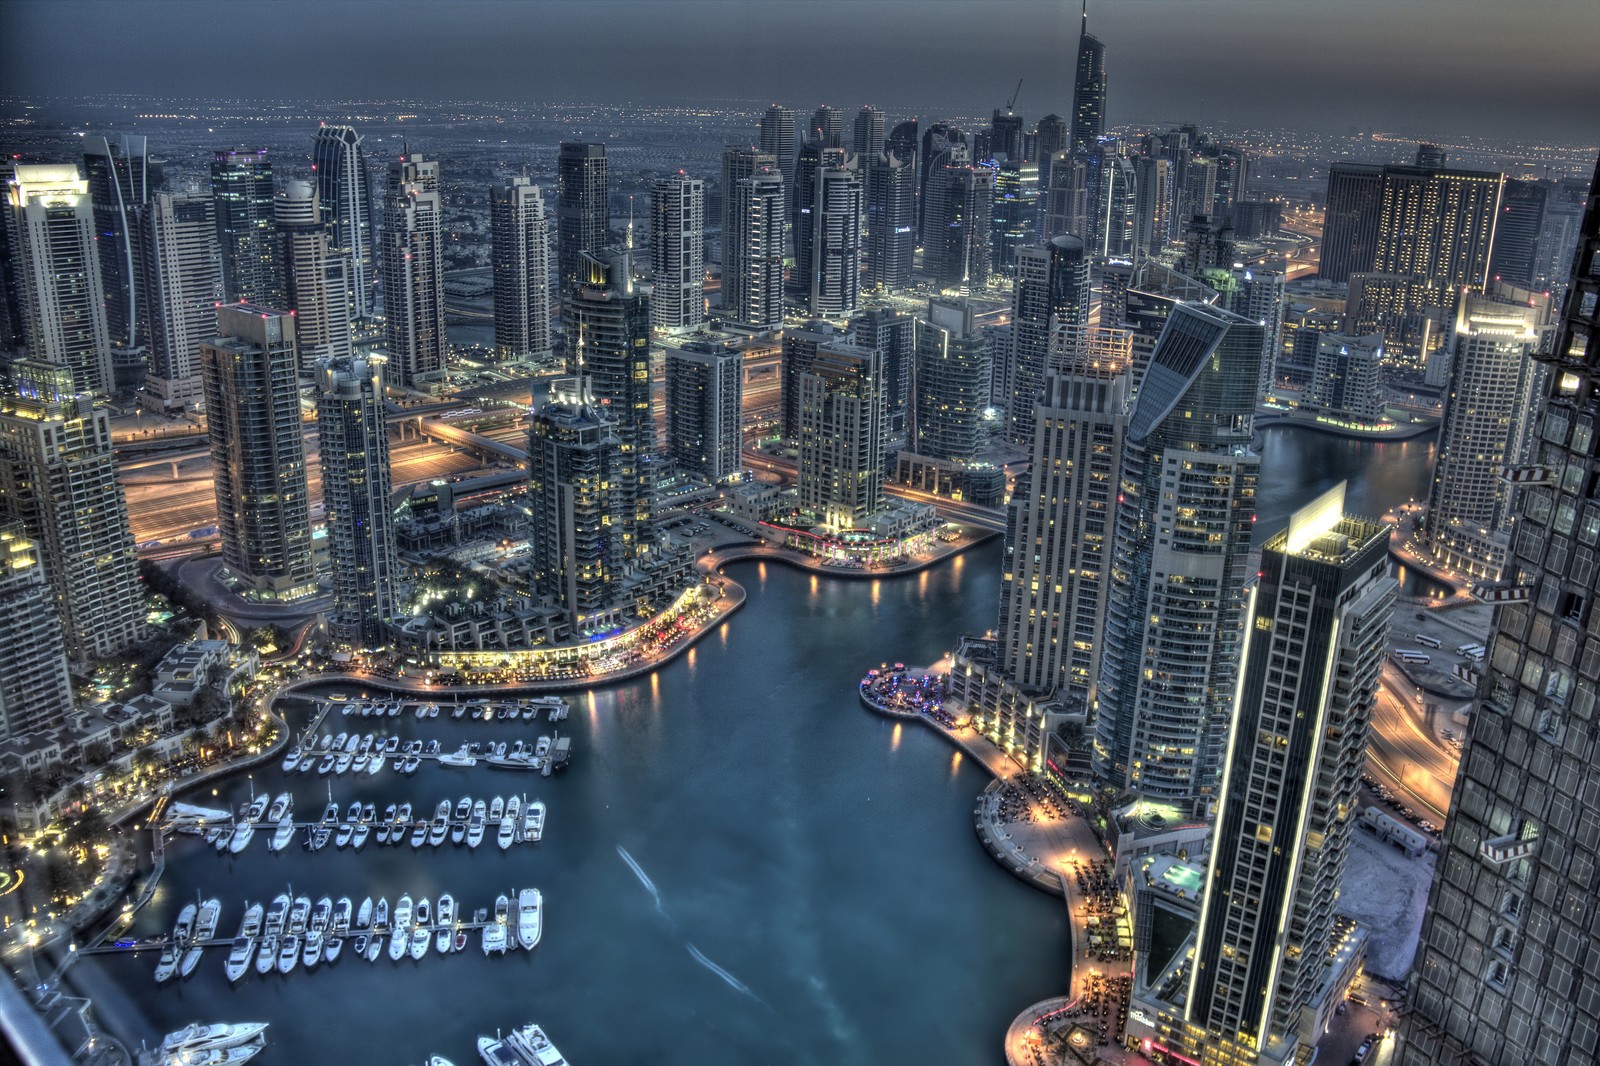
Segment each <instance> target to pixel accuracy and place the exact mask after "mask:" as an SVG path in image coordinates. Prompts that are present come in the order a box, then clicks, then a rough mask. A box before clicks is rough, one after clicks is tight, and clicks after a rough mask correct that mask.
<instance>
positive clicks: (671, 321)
mask: <svg viewBox="0 0 1600 1066" xmlns="http://www.w3.org/2000/svg"><path fill="white" fill-rule="evenodd" d="M705 245H706V183H705V182H703V181H701V180H700V179H699V178H691V177H687V176H685V175H683V174H682V173H679V174H674V175H670V176H668V177H664V178H657V179H656V182H655V185H654V186H653V187H652V188H651V193H650V266H651V281H652V282H653V283H654V291H653V292H652V293H651V298H650V319H651V324H652V325H653V326H655V327H656V328H657V329H688V330H693V329H699V328H700V326H701V325H702V324H703V323H704V322H705V320H706V266H705Z"/></svg>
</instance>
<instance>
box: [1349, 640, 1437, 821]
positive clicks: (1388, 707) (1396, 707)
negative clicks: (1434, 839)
mask: <svg viewBox="0 0 1600 1066" xmlns="http://www.w3.org/2000/svg"><path fill="white" fill-rule="evenodd" d="M1416 693H1417V689H1416V686H1415V685H1412V684H1410V683H1409V682H1408V681H1406V680H1405V678H1403V677H1401V676H1399V675H1398V673H1397V672H1396V671H1394V670H1392V669H1390V668H1389V667H1387V666H1385V667H1384V676H1383V681H1382V684H1381V685H1380V686H1379V688H1378V700H1377V706H1376V709H1375V710H1374V712H1373V716H1372V735H1371V739H1370V740H1369V741H1368V745H1367V766H1368V768H1369V769H1370V770H1371V771H1372V773H1373V774H1374V775H1376V776H1377V778H1378V780H1380V781H1382V782H1383V783H1384V784H1385V785H1387V786H1389V787H1390V788H1391V789H1393V790H1394V791H1395V793H1396V794H1397V795H1399V796H1400V797H1401V801H1402V802H1405V803H1407V805H1408V806H1410V807H1412V808H1414V809H1415V810H1416V811H1417V812H1418V813H1419V815H1420V816H1422V817H1425V818H1427V819H1428V820H1430V821H1432V822H1433V823H1434V824H1436V825H1442V824H1444V819H1445V815H1446V814H1447V813H1448V812H1449V810H1450V790H1451V788H1452V787H1453V786H1454V784H1455V779H1456V767H1457V764H1458V762H1459V756H1457V755H1456V753H1455V752H1454V751H1452V750H1451V749H1450V748H1449V747H1448V746H1447V745H1446V744H1445V743H1444V741H1443V739H1442V738H1441V737H1436V736H1430V735H1429V733H1428V731H1427V726H1426V724H1425V718H1424V712H1423V711H1422V710H1421V708H1420V707H1419V706H1418V705H1417V700H1418V699H1419V697H1418V696H1417V695H1416Z"/></svg>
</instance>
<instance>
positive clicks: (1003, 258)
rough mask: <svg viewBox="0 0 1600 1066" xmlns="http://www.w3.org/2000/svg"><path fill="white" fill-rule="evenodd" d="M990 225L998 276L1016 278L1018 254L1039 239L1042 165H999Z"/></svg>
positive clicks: (1007, 162) (991, 255) (991, 249)
mask: <svg viewBox="0 0 1600 1066" xmlns="http://www.w3.org/2000/svg"><path fill="white" fill-rule="evenodd" d="M989 226H990V233H989V262H990V264H991V266H992V268H993V270H994V273H996V274H1000V275H1003V276H1005V277H1012V276H1014V275H1015V273H1016V269H1017V255H1018V254H1019V253H1020V252H1021V250H1022V249H1023V248H1027V247H1029V246H1030V245H1032V244H1034V243H1035V242H1036V241H1037V240H1038V239H1039V236H1038V234H1039V164H1037V163H1033V162H1027V161H1023V160H1010V159H1006V160H1002V161H1001V162H1000V163H998V164H997V165H996V167H995V175H994V204H993V210H992V214H991V215H990V216H989Z"/></svg>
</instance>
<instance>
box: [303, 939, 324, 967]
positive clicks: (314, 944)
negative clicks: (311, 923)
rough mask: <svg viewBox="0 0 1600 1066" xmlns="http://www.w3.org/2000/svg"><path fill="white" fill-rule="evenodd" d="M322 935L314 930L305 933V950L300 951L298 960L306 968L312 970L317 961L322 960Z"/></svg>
mask: <svg viewBox="0 0 1600 1066" xmlns="http://www.w3.org/2000/svg"><path fill="white" fill-rule="evenodd" d="M322 941H323V935H322V934H321V933H318V932H316V931H315V930H313V931H310V932H307V933H306V942H305V950H303V951H301V952H300V961H301V962H302V963H304V964H305V968H306V969H308V970H314V969H316V967H317V963H319V962H321V961H322Z"/></svg>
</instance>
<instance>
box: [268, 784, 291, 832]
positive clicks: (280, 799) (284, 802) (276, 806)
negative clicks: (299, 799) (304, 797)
mask: <svg viewBox="0 0 1600 1066" xmlns="http://www.w3.org/2000/svg"><path fill="white" fill-rule="evenodd" d="M292 810H294V797H293V796H291V795H289V793H287V792H280V793H278V796H277V798H276V799H274V800H273V801H272V806H271V807H270V808H269V809H268V810H267V818H266V820H267V821H268V822H271V823H272V824H273V825H277V824H278V823H279V822H281V821H283V819H284V816H285V815H287V814H288V813H289V812H290V811H292Z"/></svg>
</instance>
